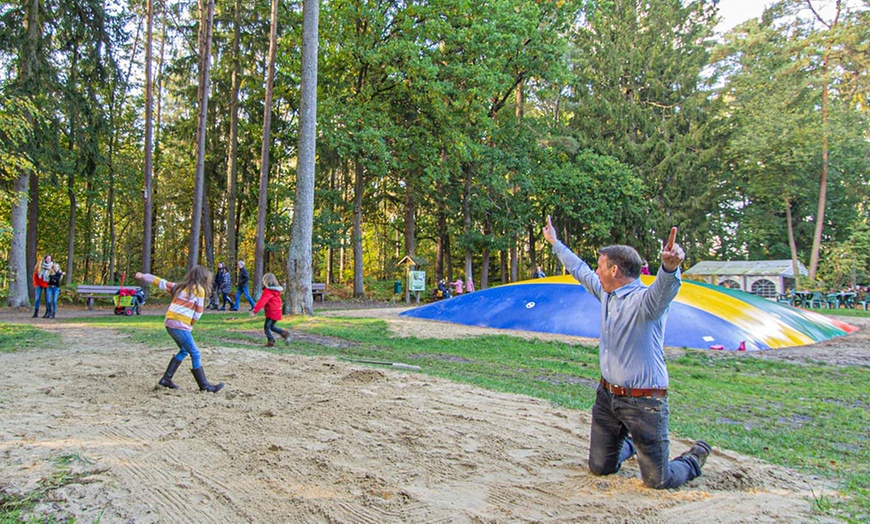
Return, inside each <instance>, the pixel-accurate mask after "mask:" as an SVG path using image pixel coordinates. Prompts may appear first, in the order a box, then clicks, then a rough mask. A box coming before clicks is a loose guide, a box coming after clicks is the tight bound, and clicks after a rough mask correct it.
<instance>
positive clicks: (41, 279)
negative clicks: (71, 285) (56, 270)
mask: <svg viewBox="0 0 870 524" xmlns="http://www.w3.org/2000/svg"><path fill="white" fill-rule="evenodd" d="M52 264H53V261H52V259H51V255H45V256H44V257H43V258H42V261H41V262H39V263H38V264H36V267H34V268H33V291H34V294H35V296H36V302H35V303H34V304H35V305H34V308H33V317H32V318H36V317H38V316H39V301H40V299H42V295H43V294H45V295H46V297H45V307H46V309H47V308H48V294H47V291H46V288H48V272H49V271H51V266H52Z"/></svg>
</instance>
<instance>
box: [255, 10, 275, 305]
mask: <svg viewBox="0 0 870 524" xmlns="http://www.w3.org/2000/svg"><path fill="white" fill-rule="evenodd" d="M270 28H271V29H270V33H269V58H268V64H267V65H266V98H265V100H264V101H263V147H262V149H261V150H260V191H259V199H258V203H257V241H256V248H255V250H254V286H255V288H256V289H259V286H258V284H257V283H258V282H260V279H261V278H262V277H263V274H264V272H263V267H264V263H265V255H266V211H267V209H268V207H269V200H268V191H269V146H270V145H271V134H272V90H273V87H274V84H275V54H276V53H277V52H278V51H277V50H278V0H272V16H271V22H270Z"/></svg>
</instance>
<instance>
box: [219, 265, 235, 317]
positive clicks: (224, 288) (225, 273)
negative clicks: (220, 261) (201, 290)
mask: <svg viewBox="0 0 870 524" xmlns="http://www.w3.org/2000/svg"><path fill="white" fill-rule="evenodd" d="M217 278H218V280H220V286H219V287H218V291H219V292H220V294H221V297H222V298H223V300H222V301H221V308H220V309H219V310H218V311H226V310H227V304H229V305H230V311H234V310H233V299H232V298H230V287H231V284H230V270H229V269H227V268H221V269H220V271H218V276H217Z"/></svg>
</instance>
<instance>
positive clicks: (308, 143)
mask: <svg viewBox="0 0 870 524" xmlns="http://www.w3.org/2000/svg"><path fill="white" fill-rule="evenodd" d="M273 1H276V2H277V0H273ZM318 1H319V0H304V2H303V3H302V84H301V86H300V89H301V92H300V101H299V102H300V103H299V161H298V163H297V166H296V198H295V201H294V207H293V225H292V228H291V239H290V256H289V257H288V263H287V266H288V268H287V269H288V271H287V274H288V277H289V280H290V300H291V303H292V306H293V308H292V311H291V313H296V311H302V312H304V313H305V314H307V315H313V314H314V310H313V307H314V304H313V300H314V299H313V298H312V296H311V279H312V275H311V270H312V255H311V249H312V236H313V234H314V165H315V160H316V145H317V35H318V27H317V26H318V18H319V16H320V5H319V4H318Z"/></svg>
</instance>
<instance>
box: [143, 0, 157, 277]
mask: <svg viewBox="0 0 870 524" xmlns="http://www.w3.org/2000/svg"><path fill="white" fill-rule="evenodd" d="M145 27H146V29H145V175H144V178H145V187H144V188H143V189H142V200H143V203H144V206H145V213H144V215H145V216H144V220H143V224H142V231H143V234H142V272H143V273H150V272H151V247H152V246H151V226H152V222H153V220H154V217H153V209H154V208H153V201H152V193H153V188H152V187H151V182H152V177H153V164H152V151H153V149H154V144H153V142H152V136H153V129H154V127H153V126H154V115H153V107H154V79H153V76H152V60H151V51H152V48H153V45H154V1H153V0H145ZM145 292H146V293H147V292H148V288H147V287H146V291H145Z"/></svg>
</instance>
